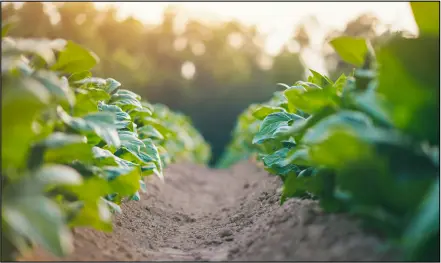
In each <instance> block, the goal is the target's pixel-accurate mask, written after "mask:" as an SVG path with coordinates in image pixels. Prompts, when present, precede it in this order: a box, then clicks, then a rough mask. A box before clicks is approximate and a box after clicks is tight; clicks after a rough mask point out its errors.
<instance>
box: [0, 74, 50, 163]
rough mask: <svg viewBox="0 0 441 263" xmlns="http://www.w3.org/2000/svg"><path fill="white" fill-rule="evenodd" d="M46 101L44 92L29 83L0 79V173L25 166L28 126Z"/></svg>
mask: <svg viewBox="0 0 441 263" xmlns="http://www.w3.org/2000/svg"><path fill="white" fill-rule="evenodd" d="M48 101H49V93H48V92H47V90H46V88H45V87H44V86H42V85H41V83H39V82H37V81H35V80H33V79H29V78H22V79H20V80H17V81H11V82H10V81H7V80H6V79H2V170H4V169H5V168H7V167H23V165H25V163H26V157H27V154H28V150H29V146H30V144H31V142H32V140H33V138H34V136H35V134H34V131H33V129H32V123H33V122H34V120H35V119H36V117H37V116H38V114H39V113H40V112H41V110H42V109H43V108H44V107H45V105H46V104H47V103H48ZM24 105H25V106H24Z"/></svg>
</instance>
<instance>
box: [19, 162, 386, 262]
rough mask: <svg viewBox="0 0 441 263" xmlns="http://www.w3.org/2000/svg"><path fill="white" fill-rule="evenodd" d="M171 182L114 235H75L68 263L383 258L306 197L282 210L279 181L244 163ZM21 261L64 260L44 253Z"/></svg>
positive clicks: (156, 187)
mask: <svg viewBox="0 0 441 263" xmlns="http://www.w3.org/2000/svg"><path fill="white" fill-rule="evenodd" d="M165 175H166V182H165V184H163V183H161V182H160V181H159V180H157V179H156V178H151V179H149V180H148V184H147V187H148V194H144V195H142V196H141V198H142V199H141V201H139V202H135V201H133V202H129V203H126V204H124V205H123V207H122V208H123V214H122V215H117V216H116V219H115V227H114V232H113V233H112V234H105V233H101V232H98V231H94V230H91V229H76V230H75V253H74V254H73V255H71V256H70V257H68V258H65V259H63V260H68V261H95V260H109V261H111V260H115V261H129V260H130V261H133V260H146V261H150V260H216V261H218V260H268V261H271V260H284V261H349V260H350V261H375V260H377V261H379V260H391V259H394V258H393V257H392V255H391V253H388V254H385V253H380V251H381V250H380V247H381V243H380V242H379V240H378V239H377V238H375V237H373V236H370V235H368V234H366V233H362V232H361V230H360V229H359V228H358V227H357V224H356V222H354V221H353V220H350V219H348V218H347V217H345V216H344V215H325V214H323V213H321V212H320V210H319V209H318V208H317V205H316V203H314V202H312V201H308V200H294V199H291V200H289V201H287V202H286V203H285V204H284V205H283V206H280V205H279V194H278V193H277V189H278V188H279V187H280V186H281V184H280V181H279V179H278V178H277V177H275V176H270V175H268V174H267V173H266V172H265V171H263V170H262V169H260V168H257V167H256V166H255V165H253V164H251V163H248V162H243V163H240V164H238V165H236V166H234V167H233V168H231V169H229V170H210V169H208V168H204V167H200V166H196V165H174V166H171V167H169V168H168V169H167V170H166V171H165ZM23 260H60V259H55V258H52V257H49V256H47V255H46V254H45V253H43V252H42V251H36V252H35V253H34V254H33V255H29V256H26V257H24V258H23Z"/></svg>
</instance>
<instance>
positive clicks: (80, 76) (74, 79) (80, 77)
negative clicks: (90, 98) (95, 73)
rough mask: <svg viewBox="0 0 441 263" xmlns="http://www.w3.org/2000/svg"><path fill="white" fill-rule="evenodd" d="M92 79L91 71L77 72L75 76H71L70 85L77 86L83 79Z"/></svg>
mask: <svg viewBox="0 0 441 263" xmlns="http://www.w3.org/2000/svg"><path fill="white" fill-rule="evenodd" d="M91 77H92V73H90V71H88V70H85V71H81V72H75V73H73V74H71V75H70V76H69V78H68V80H69V83H71V84H75V83H76V82H77V81H81V80H83V79H87V78H91Z"/></svg>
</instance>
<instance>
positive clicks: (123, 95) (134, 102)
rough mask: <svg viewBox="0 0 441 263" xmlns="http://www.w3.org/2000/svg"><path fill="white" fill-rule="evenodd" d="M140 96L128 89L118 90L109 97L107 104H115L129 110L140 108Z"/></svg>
mask: <svg viewBox="0 0 441 263" xmlns="http://www.w3.org/2000/svg"><path fill="white" fill-rule="evenodd" d="M140 100H141V97H140V96H139V95H138V94H135V93H133V92H131V91H128V90H121V89H120V90H118V91H117V92H116V93H114V94H113V95H112V97H111V98H110V101H109V104H113V105H117V106H119V107H121V109H123V110H124V111H130V110H133V109H140V110H142V108H143V107H142V104H141V102H140Z"/></svg>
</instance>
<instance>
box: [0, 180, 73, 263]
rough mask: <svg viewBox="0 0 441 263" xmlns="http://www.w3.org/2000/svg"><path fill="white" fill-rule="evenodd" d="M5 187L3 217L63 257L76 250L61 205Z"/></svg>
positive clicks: (11, 225) (22, 233)
mask: <svg viewBox="0 0 441 263" xmlns="http://www.w3.org/2000/svg"><path fill="white" fill-rule="evenodd" d="M29 194H30V193H26V192H22V193H11V192H10V191H9V190H8V189H7V188H6V189H4V195H3V203H2V218H3V219H4V220H5V221H6V223H7V224H8V225H9V226H10V227H11V228H12V229H14V230H15V231H16V232H17V233H19V234H20V235H23V236H25V237H27V238H29V239H30V240H32V242H35V243H36V244H39V245H40V246H42V247H43V248H44V249H46V250H47V251H50V252H51V253H53V254H55V255H56V256H59V257H62V256H65V255H67V254H69V253H71V252H72V251H73V240H72V236H71V233H70V231H69V229H68V228H67V227H66V226H65V223H64V220H63V216H62V214H61V211H60V209H59V208H58V206H57V205H56V203H54V202H53V201H51V200H50V199H47V198H46V197H44V196H42V195H29Z"/></svg>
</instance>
